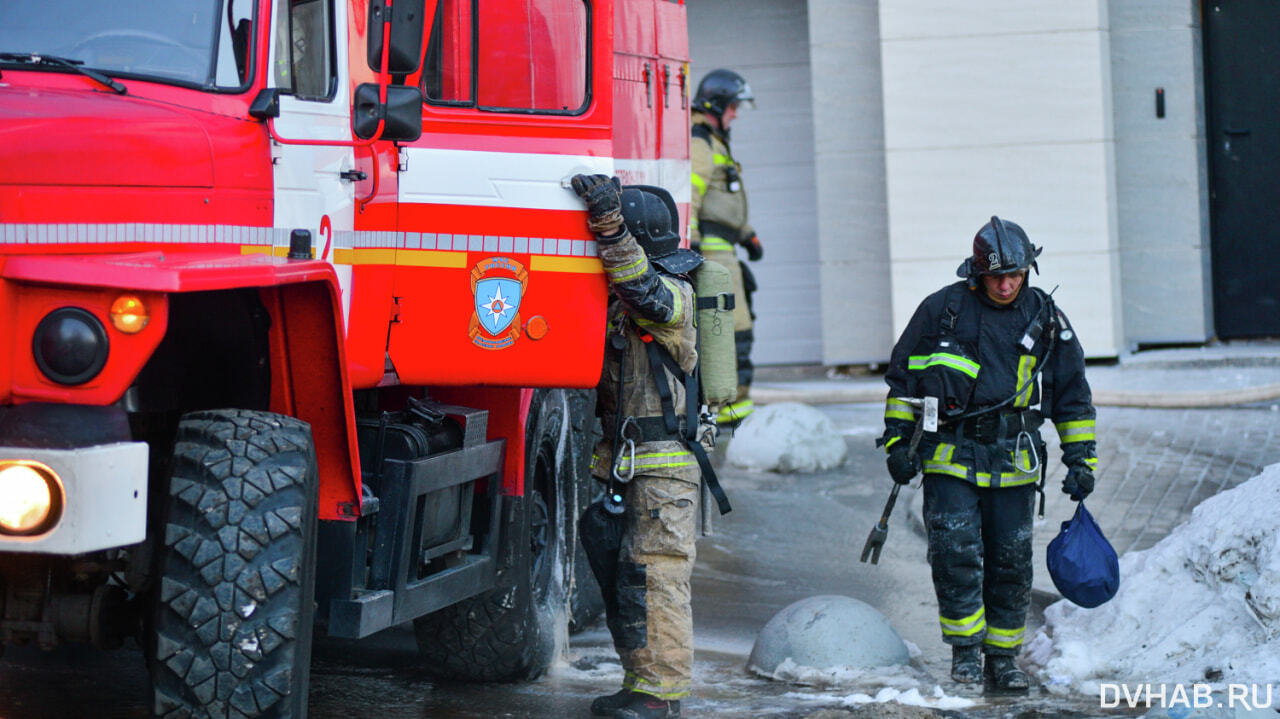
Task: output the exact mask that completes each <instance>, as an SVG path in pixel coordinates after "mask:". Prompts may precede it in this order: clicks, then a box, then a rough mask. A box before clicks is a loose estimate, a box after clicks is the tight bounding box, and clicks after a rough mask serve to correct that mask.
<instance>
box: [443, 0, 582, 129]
mask: <svg viewBox="0 0 1280 719" xmlns="http://www.w3.org/2000/svg"><path fill="white" fill-rule="evenodd" d="M478 7H483V11H482V12H479V13H477V11H476V8H478ZM589 53H590V7H589V5H588V4H587V3H586V2H585V1H584V0H485V2H484V3H483V5H480V4H478V3H473V2H471V0H440V3H439V4H438V5H437V6H436V16H435V19H434V21H433V23H432V27H431V36H430V40H429V43H428V47H427V57H426V65H425V67H424V69H423V73H422V89H423V94H424V95H425V96H426V98H427V102H429V103H431V104H433V105H454V106H464V107H475V108H477V109H480V110H485V111H490V112H521V113H528V112H534V113H547V114H562V115H576V114H579V113H581V112H583V111H584V110H586V106H587V104H588V99H589V98H588V96H587V88H588V87H589V84H588V78H587V68H588V64H587V58H588V56H589Z"/></svg>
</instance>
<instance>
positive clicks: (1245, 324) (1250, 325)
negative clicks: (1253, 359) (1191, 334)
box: [1204, 0, 1280, 338]
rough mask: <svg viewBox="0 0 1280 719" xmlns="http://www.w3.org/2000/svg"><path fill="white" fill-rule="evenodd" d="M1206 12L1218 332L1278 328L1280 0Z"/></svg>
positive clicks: (1210, 6) (1243, 1) (1232, 3)
mask: <svg viewBox="0 0 1280 719" xmlns="http://www.w3.org/2000/svg"><path fill="white" fill-rule="evenodd" d="M1204 15H1205V17H1204V25H1205V73H1206V77H1205V80H1206V81H1205V87H1206V95H1207V116H1208V117H1207V119H1208V145H1209V163H1210V165H1209V172H1210V209H1211V215H1210V217H1211V222H1212V225H1211V242H1212V248H1211V250H1212V257H1213V296H1214V316H1215V321H1216V325H1217V334H1218V336H1219V337H1223V338H1231V337H1257V336H1262V335H1280V122H1278V120H1280V61H1278V59H1280V4H1277V3H1276V2H1275V1H1274V0H1211V1H1210V2H1206V3H1205V5H1204Z"/></svg>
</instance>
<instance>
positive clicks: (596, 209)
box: [569, 175, 622, 236]
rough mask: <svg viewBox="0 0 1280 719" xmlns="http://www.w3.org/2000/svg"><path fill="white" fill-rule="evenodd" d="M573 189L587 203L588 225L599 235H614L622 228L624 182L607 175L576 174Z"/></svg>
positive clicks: (570, 182)
mask: <svg viewBox="0 0 1280 719" xmlns="http://www.w3.org/2000/svg"><path fill="white" fill-rule="evenodd" d="M569 184H570V185H571V186H572V187H573V191H574V192H575V193H577V195H578V197H581V198H582V200H583V202H586V203H587V212H588V213H590V215H591V217H590V218H589V219H588V220H587V227H589V228H591V231H592V232H594V233H596V234H597V235H605V236H613V235H617V234H618V233H619V231H620V230H621V229H622V183H620V182H619V181H618V178H616V177H609V176H607V175H574V176H573V179H572V180H570V181H569Z"/></svg>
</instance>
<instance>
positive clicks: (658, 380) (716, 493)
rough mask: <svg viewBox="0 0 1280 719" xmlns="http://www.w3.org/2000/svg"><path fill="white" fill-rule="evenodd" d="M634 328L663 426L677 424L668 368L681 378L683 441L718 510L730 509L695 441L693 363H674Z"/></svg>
mask: <svg viewBox="0 0 1280 719" xmlns="http://www.w3.org/2000/svg"><path fill="white" fill-rule="evenodd" d="M636 332H637V333H638V334H639V335H640V339H641V340H642V341H643V342H644V347H645V351H646V352H648V353H649V370H650V371H651V372H652V373H653V381H654V383H655V384H657V386H658V398H659V399H660V400H661V401H662V418H663V421H664V422H665V423H666V424H665V429H666V430H667V432H668V433H671V434H675V433H676V432H678V431H679V429H680V424H679V420H678V419H677V417H676V410H675V401H674V399H673V398H672V396H671V387H670V386H669V385H668V384H667V377H666V373H667V372H670V373H671V375H672V376H674V377H683V378H684V396H685V432H684V444H685V446H686V447H688V448H689V451H690V452H691V453H693V456H694V458H695V459H697V460H698V468H699V469H700V470H702V481H704V482H706V483H707V489H708V490H709V491H710V492H711V496H712V497H714V498H715V500H716V505H717V507H719V509H720V514H728V513H729V512H731V511H733V507H732V506H730V505H729V496H728V495H726V494H725V493H724V487H721V486H720V478H719V477H717V476H716V470H715V467H712V466H711V458H710V457H708V456H707V450H706V448H704V447H703V446H702V443H701V442H699V441H698V421H697V417H698V370H697V368H696V367H695V368H694V370H693V371H692V372H685V371H684V370H682V369H681V368H680V365H678V364H676V361H675V358H673V357H672V356H671V353H670V352H668V351H667V349H666V348H665V347H663V346H662V345H660V344H658V343H657V342H654V341H653V335H651V334H649V333H648V332H645V331H644V330H643V329H641V328H640V327H636ZM664 369H665V371H664Z"/></svg>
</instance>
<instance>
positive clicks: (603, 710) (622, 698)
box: [591, 689, 631, 717]
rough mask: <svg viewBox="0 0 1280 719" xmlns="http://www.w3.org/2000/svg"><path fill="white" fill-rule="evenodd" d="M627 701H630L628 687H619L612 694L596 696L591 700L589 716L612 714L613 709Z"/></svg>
mask: <svg viewBox="0 0 1280 719" xmlns="http://www.w3.org/2000/svg"><path fill="white" fill-rule="evenodd" d="M629 701H631V690H630V689H620V690H618V691H617V692H615V693H613V694H609V695H606V696H602V697H596V698H595V700H594V701H592V702H591V716H598V717H607V716H612V715H613V712H614V711H616V710H617V709H620V708H622V707H623V706H625V705H626V703H627V702H629Z"/></svg>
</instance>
